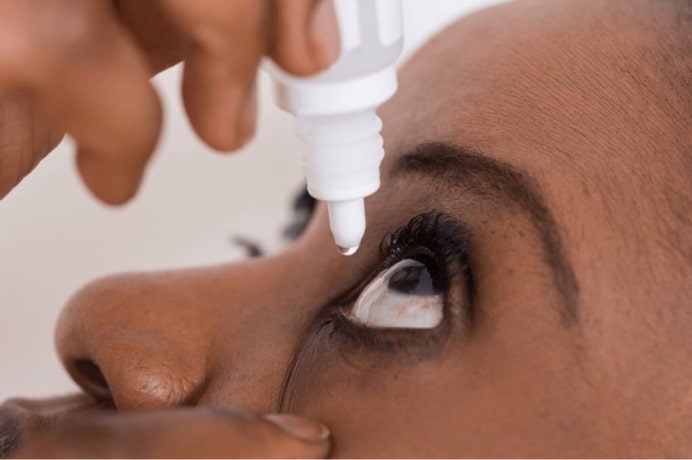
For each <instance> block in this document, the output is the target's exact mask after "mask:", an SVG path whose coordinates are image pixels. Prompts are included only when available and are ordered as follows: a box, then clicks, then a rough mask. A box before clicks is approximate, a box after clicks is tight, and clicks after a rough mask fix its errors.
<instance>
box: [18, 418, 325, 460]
mask: <svg viewBox="0 0 692 460" xmlns="http://www.w3.org/2000/svg"><path fill="white" fill-rule="evenodd" d="M329 449H330V439H329V430H328V429H327V428H326V427H325V426H324V425H322V424H321V423H318V422H315V421H312V420H309V419H307V418H303V417H298V416H295V415H285V414H272V415H265V416H262V415H257V414H254V413H251V412H248V411H246V410H243V409H240V408H234V407H187V408H177V409H161V410H155V411H143V412H130V413H112V412H110V413H102V414H98V415H95V416H92V417H87V416H85V417H83V418H80V419H79V420H76V421H74V422H71V423H65V424H60V425H59V426H56V427H54V428H53V429H51V430H47V432H45V433H43V434H42V435H39V436H35V437H33V438H32V439H31V442H29V443H27V444H26V445H24V446H23V448H22V449H21V450H20V451H19V452H18V453H17V454H16V457H19V458H51V457H72V458H84V457H93V458H96V457H121V458H324V457H326V456H327V454H329Z"/></svg>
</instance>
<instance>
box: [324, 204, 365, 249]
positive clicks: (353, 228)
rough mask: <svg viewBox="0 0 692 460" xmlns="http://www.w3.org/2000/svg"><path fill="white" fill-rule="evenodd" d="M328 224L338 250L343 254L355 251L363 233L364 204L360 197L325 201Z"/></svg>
mask: <svg viewBox="0 0 692 460" xmlns="http://www.w3.org/2000/svg"><path fill="white" fill-rule="evenodd" d="M327 209H328V210H329V226H330V228H331V229H332V235H334V242H335V243H336V246H337V248H338V249H339V252H340V253H341V254H343V255H345V256H350V255H353V254H355V253H356V251H357V250H358V247H359V246H360V240H361V239H362V238H363V234H364V233H365V206H364V204H363V199H362V198H356V199H354V200H347V201H329V202H327Z"/></svg>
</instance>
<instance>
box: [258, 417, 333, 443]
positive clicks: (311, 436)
mask: <svg viewBox="0 0 692 460" xmlns="http://www.w3.org/2000/svg"><path fill="white" fill-rule="evenodd" d="M264 418H265V419H267V420H269V421H270V422H272V423H273V424H274V425H276V426H278V427H279V428H281V429H282V430H284V431H285V432H287V433H288V434H290V435H292V436H295V437H296V438H300V439H304V440H306V441H324V440H325V439H327V438H328V437H329V429H328V428H327V427H326V426H324V425H322V424H321V423H319V422H315V421H313V420H308V419H306V418H303V417H298V416H297V415H289V414H268V415H265V416H264Z"/></svg>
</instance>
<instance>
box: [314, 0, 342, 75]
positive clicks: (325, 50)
mask: <svg viewBox="0 0 692 460" xmlns="http://www.w3.org/2000/svg"><path fill="white" fill-rule="evenodd" d="M310 33H311V37H312V43H313V52H314V53H315V59H316V60H317V62H318V64H319V66H320V67H326V66H328V65H329V64H331V63H333V62H334V61H336V59H337V58H338V57H339V54H340V53H341V40H340V38H339V25H338V23H337V20H336V13H335V11H334V3H333V2H332V1H331V0H321V1H320V2H319V3H318V4H317V6H316V7H315V10H314V11H313V13H312V22H311V24H310Z"/></svg>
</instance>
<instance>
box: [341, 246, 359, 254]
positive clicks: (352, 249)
mask: <svg viewBox="0 0 692 460" xmlns="http://www.w3.org/2000/svg"><path fill="white" fill-rule="evenodd" d="M359 247H360V246H353V247H350V248H344V247H341V246H337V247H336V248H337V249H338V250H339V252H340V253H341V255H343V256H352V255H353V254H355V253H356V251H357V250H358V248H359Z"/></svg>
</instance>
